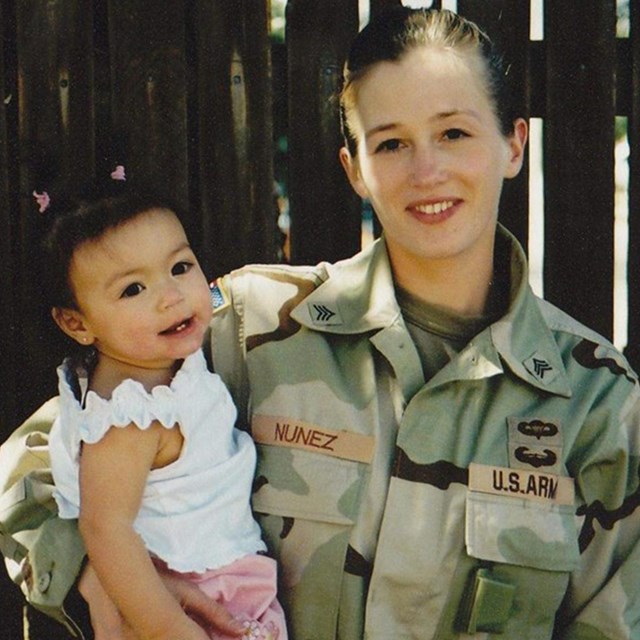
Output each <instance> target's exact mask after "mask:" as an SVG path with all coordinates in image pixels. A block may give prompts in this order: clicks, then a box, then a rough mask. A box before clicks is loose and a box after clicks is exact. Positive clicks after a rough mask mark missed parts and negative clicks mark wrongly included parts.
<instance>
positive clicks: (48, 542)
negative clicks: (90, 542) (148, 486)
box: [0, 398, 85, 635]
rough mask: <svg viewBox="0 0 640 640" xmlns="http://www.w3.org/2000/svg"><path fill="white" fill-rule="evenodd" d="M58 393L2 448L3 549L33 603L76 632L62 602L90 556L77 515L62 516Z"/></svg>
mask: <svg viewBox="0 0 640 640" xmlns="http://www.w3.org/2000/svg"><path fill="white" fill-rule="evenodd" d="M57 413H58V402H57V399H56V398H54V399H52V400H49V401H48V402H47V403H45V404H44V405H43V406H42V407H41V408H40V409H38V411H36V413H34V414H33V415H32V416H31V417H29V418H28V419H27V420H26V422H24V424H22V425H21V426H20V427H19V428H18V429H17V430H16V431H15V432H14V433H13V434H12V435H11V436H10V437H9V439H8V440H7V441H6V442H5V443H4V444H3V445H2V446H1V447H0V550H1V551H2V554H3V555H4V557H5V563H6V566H7V571H8V573H9V576H10V577H11V579H12V580H13V581H14V582H15V583H16V584H17V585H19V586H20V588H21V590H22V592H23V594H24V595H25V597H26V598H27V600H28V601H29V603H30V604H32V605H33V606H34V607H36V608H37V609H39V610H40V611H42V612H44V613H46V614H47V615H49V616H51V617H53V618H55V619H56V620H58V621H59V622H61V623H62V624H64V625H65V626H66V627H67V628H68V629H69V631H70V632H71V633H73V634H74V635H77V633H78V631H77V627H76V626H75V624H74V623H73V622H72V621H71V620H70V619H69V618H67V616H66V615H65V613H64V608H63V604H64V601H65V598H66V597H67V594H68V593H69V591H70V589H71V588H72V586H73V585H74V583H75V581H76V578H77V577H78V574H79V572H80V569H81V566H82V562H83V559H84V556H85V551H84V546H83V544H82V541H81V538H80V535H79V533H78V528H77V523H76V521H75V520H62V519H59V518H58V517H57V509H56V503H55V500H54V499H53V480H52V478H51V472H50V468H49V453H48V438H49V430H50V429H51V425H52V423H53V421H54V419H55V417H56V415H57Z"/></svg>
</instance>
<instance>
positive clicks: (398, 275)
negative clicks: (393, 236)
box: [390, 254, 493, 317]
mask: <svg viewBox="0 0 640 640" xmlns="http://www.w3.org/2000/svg"><path fill="white" fill-rule="evenodd" d="M390 260H391V268H392V269H393V274H394V279H395V281H396V284H397V285H399V286H400V287H402V288H403V289H404V290H405V291H407V292H408V293H410V294H412V295H413V296H415V297H417V298H419V299H420V300H424V301H425V302H428V303H429V304H432V305H438V306H440V307H443V308H444V309H447V310H449V311H451V312H453V313H455V314H457V315H460V316H462V317H473V316H481V315H482V314H483V313H485V311H486V308H487V303H488V300H489V294H490V292H491V285H492V279H493V256H491V257H490V258H489V259H487V260H484V261H482V262H480V264H478V261H466V260H464V259H462V258H461V257H460V256H457V257H455V258H447V259H442V260H434V259H430V260H424V259H421V258H420V257H416V256H411V255H407V254H403V255H401V256H395V255H390Z"/></svg>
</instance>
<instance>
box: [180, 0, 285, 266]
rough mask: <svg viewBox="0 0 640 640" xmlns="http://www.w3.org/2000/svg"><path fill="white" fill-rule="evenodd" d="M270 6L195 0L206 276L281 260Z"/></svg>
mask: <svg viewBox="0 0 640 640" xmlns="http://www.w3.org/2000/svg"><path fill="white" fill-rule="evenodd" d="M268 18H269V16H268V13H267V3H265V2H258V1H256V0H252V1H249V0H247V1H244V2H241V3H233V4H232V3H228V2H225V1H224V0H218V1H217V2H210V1H208V2H197V3H196V8H195V11H194V14H193V28H194V38H195V43H196V44H195V51H194V58H195V60H196V62H197V65H196V68H197V81H196V82H197V86H196V89H195V96H194V103H195V104H194V108H193V111H192V114H193V118H192V119H193V121H194V122H196V123H197V130H196V131H193V132H192V133H193V135H192V138H193V139H192V144H193V147H194V149H193V151H194V153H193V154H192V155H193V157H195V158H197V160H198V165H197V166H195V167H193V177H195V178H196V179H197V186H196V188H195V189H194V190H193V192H194V193H195V195H194V202H196V203H198V205H199V207H200V209H201V211H202V216H201V220H200V233H201V237H202V247H201V255H202V256H203V262H204V266H205V270H206V271H207V273H208V275H210V276H216V275H220V274H222V273H225V272H227V271H230V270H231V269H234V268H237V267H239V266H241V265H242V264H245V263H247V262H272V261H275V259H276V229H277V214H276V209H275V202H274V198H273V188H274V179H273V159H272V135H273V134H272V132H273V118H272V108H271V86H270V78H271V75H270V51H269V36H268Z"/></svg>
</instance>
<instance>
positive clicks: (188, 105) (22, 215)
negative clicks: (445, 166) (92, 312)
mask: <svg viewBox="0 0 640 640" xmlns="http://www.w3.org/2000/svg"><path fill="white" fill-rule="evenodd" d="M395 3H397V0H371V3H370V10H371V12H372V13H375V12H377V11H379V10H381V9H382V8H383V7H384V6H385V5H390V4H395ZM435 4H438V2H436V3H435ZM457 6H458V11H459V13H461V14H463V15H466V16H467V17H469V18H471V19H474V20H475V21H477V22H478V23H479V24H481V25H482V26H483V27H485V28H486V29H487V30H488V31H489V32H490V33H492V34H493V35H494V36H496V37H497V38H498V39H499V40H500V41H501V43H502V45H503V47H504V48H505V49H506V51H507V53H508V57H509V58H510V59H511V60H512V61H513V65H514V66H513V72H514V73H515V74H516V75H517V77H519V78H521V83H520V87H519V88H520V90H519V97H520V100H521V105H520V106H521V108H522V113H523V114H524V115H528V116H531V117H538V118H542V119H543V121H544V167H545V171H544V202H545V215H544V228H545V242H544V291H545V296H546V297H547V298H548V299H550V300H551V301H553V302H555V303H557V304H559V305H560V306H561V307H563V308H564V309H566V310H567V311H568V312H569V313H571V314H573V315H574V316H576V317H578V318H579V319H581V320H583V321H584V322H585V323H586V324H588V325H590V326H592V327H594V328H595V329H597V330H598V331H600V332H602V333H604V334H605V335H607V336H609V337H611V335H612V330H613V270H614V251H613V245H614V241H613V239H614V235H613V231H614V189H615V187H614V119H615V116H625V117H627V118H628V131H629V142H630V148H631V155H630V176H631V177H630V182H629V202H628V205H629V256H628V263H627V267H628V279H627V281H628V287H629V297H628V308H629V317H628V340H629V345H630V346H629V347H628V349H627V353H628V356H629V357H630V359H631V361H632V363H633V364H634V365H635V366H636V367H639V366H640V219H639V216H640V166H639V153H640V140H639V133H640V3H639V2H636V1H635V0H631V2H630V3H629V6H630V24H631V27H630V37H629V38H617V37H616V2H615V0H562V2H551V1H547V2H546V4H545V7H544V31H545V37H544V40H543V41H530V37H529V27H530V24H529V23H530V10H529V0H459V1H458V5H457ZM358 21H359V13H358V1H357V0H289V2H288V5H287V31H286V45H276V44H273V43H272V42H271V41H270V38H269V30H268V25H269V3H268V1H267V0H236V1H230V0H184V1H178V0H172V1H170V2H167V1H165V0H126V2H125V1H124V0H1V2H0V25H1V26H2V35H3V47H2V48H0V78H1V79H2V86H3V87H4V93H3V98H4V99H3V105H4V108H3V109H0V281H1V282H3V283H4V284H3V285H2V286H1V287H0V326H2V328H3V330H2V332H0V358H1V362H2V365H3V369H4V372H5V373H4V374H3V376H2V382H1V383H0V440H1V439H4V437H6V435H8V434H9V432H10V431H11V430H12V428H13V427H15V426H16V425H17V424H18V422H19V421H20V420H21V419H22V418H24V417H25V416H26V415H28V414H29V413H30V412H31V411H33V409H34V408H35V407H36V406H37V405H38V404H39V403H40V402H41V401H42V400H43V399H45V398H47V397H49V396H50V395H52V394H53V393H54V392H55V379H54V378H55V375H54V372H53V370H54V366H55V365H56V364H57V362H58V360H59V356H60V354H59V353H58V352H57V351H56V349H54V348H53V346H52V345H51V344H50V343H49V342H48V340H47V339H46V338H45V337H44V334H43V333H42V331H41V325H40V323H39V322H38V320H37V319H36V317H35V309H36V308H37V300H36V299H35V298H36V294H35V293H34V292H35V291H36V287H35V286H34V283H35V282H36V279H37V273H35V270H34V268H33V263H32V257H33V251H34V247H33V242H32V237H33V232H34V227H35V225H36V222H37V221H36V215H37V214H36V212H35V208H34V203H33V200H32V197H31V192H32V190H33V188H34V183H35V181H36V172H37V170H38V169H37V167H40V169H41V167H42V164H43V163H45V164H46V163H49V162H50V163H51V166H52V167H55V168H56V170H57V171H59V172H60V173H61V174H62V175H64V176H66V178H65V179H67V180H70V181H71V180H72V181H83V180H85V179H88V178H89V177H90V176H92V175H93V174H94V173H95V172H99V171H102V172H105V171H109V170H110V169H111V164H112V163H113V162H114V160H116V159H117V160H119V161H124V162H125V163H126V165H127V169H128V171H131V172H135V173H139V174H153V175H155V176H157V177H158V178H159V179H161V180H162V181H163V182H165V183H166V184H171V185H173V187H174V189H175V194H176V196H177V197H178V199H179V200H180V201H181V202H182V203H183V204H184V205H185V206H188V207H189V210H190V212H191V213H190V218H189V220H188V224H187V226H188V230H189V232H190V234H191V236H192V237H193V239H194V240H195V244H196V248H197V250H198V251H199V254H200V256H201V257H202V261H203V264H204V266H205V269H206V271H207V273H208V275H210V276H211V277H213V276H215V275H219V274H221V273H224V272H226V271H228V270H229V269H232V268H234V267H237V266H240V265H242V264H244V263H247V262H256V261H274V260H276V259H277V252H278V246H277V244H278V241H277V237H278V236H277V228H276V210H275V207H274V198H273V185H274V171H275V170H277V171H281V170H280V169H279V167H280V158H281V157H282V154H280V156H278V155H274V152H273V149H274V145H273V141H274V139H275V138H286V140H287V143H288V150H287V152H286V154H284V156H283V157H284V158H285V160H286V161H287V166H288V172H287V173H286V182H287V186H288V195H289V202H290V212H291V260H292V261H293V262H295V263H309V262H316V261H319V260H336V259H339V258H342V257H346V256H349V255H351V254H353V253H354V252H355V251H357V250H358V248H359V246H360V224H361V210H360V204H359V202H358V200H357V198H356V197H355V196H354V194H353V193H352V192H351V190H350V187H349V186H348V184H347V182H346V180H345V178H344V176H343V174H342V169H341V168H340V166H339V163H338V161H337V151H338V148H339V146H340V144H341V141H340V136H339V132H338V114H337V106H336V102H335V100H332V96H333V94H334V93H335V90H336V88H337V87H338V83H339V77H340V71H341V66H342V62H343V59H344V56H345V53H346V50H347V47H348V43H349V41H350V40H351V38H352V36H353V35H354V34H355V33H356V31H357V29H358V23H359V22H358ZM115 156H118V157H117V158H116V157H115ZM274 157H276V158H278V163H277V164H276V165H274ZM528 184H529V181H528V167H527V166H525V170H524V171H523V173H522V174H521V175H520V176H519V177H518V178H517V179H516V180H515V181H513V183H511V184H510V185H509V187H508V189H507V190H506V192H505V195H504V198H503V203H502V205H501V218H502V220H503V222H504V223H505V224H506V225H507V226H508V227H509V228H511V229H512V231H514V232H515V233H516V235H517V236H518V237H519V238H520V240H521V241H522V242H523V243H524V244H525V246H527V243H528V228H529V226H528V201H529V200H528V197H529V194H528V189H529V187H528ZM3 610H4V607H3ZM2 615H3V618H4V615H5V614H4V613H3V614H2ZM0 627H2V628H6V629H10V628H12V627H11V625H9V626H6V625H5V623H4V620H3V621H2V622H0ZM2 633H3V632H2V631H0V638H3V637H4V636H2ZM6 633H10V632H9V631H7V632H6ZM7 637H9V636H7ZM14 637H16V636H14Z"/></svg>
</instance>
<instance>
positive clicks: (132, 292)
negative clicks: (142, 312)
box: [120, 282, 144, 298]
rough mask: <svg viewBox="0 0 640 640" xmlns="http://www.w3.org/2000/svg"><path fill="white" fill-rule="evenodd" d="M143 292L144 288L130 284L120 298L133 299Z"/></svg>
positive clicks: (136, 283) (136, 284)
mask: <svg viewBox="0 0 640 640" xmlns="http://www.w3.org/2000/svg"><path fill="white" fill-rule="evenodd" d="M143 291H144V286H143V285H141V284H140V283H139V282H134V283H132V284H130V285H129V286H128V287H127V288H126V289H125V290H124V291H123V292H122V294H121V296H120V297H121V298H133V296H137V295H138V294H139V293H142V292H143Z"/></svg>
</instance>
